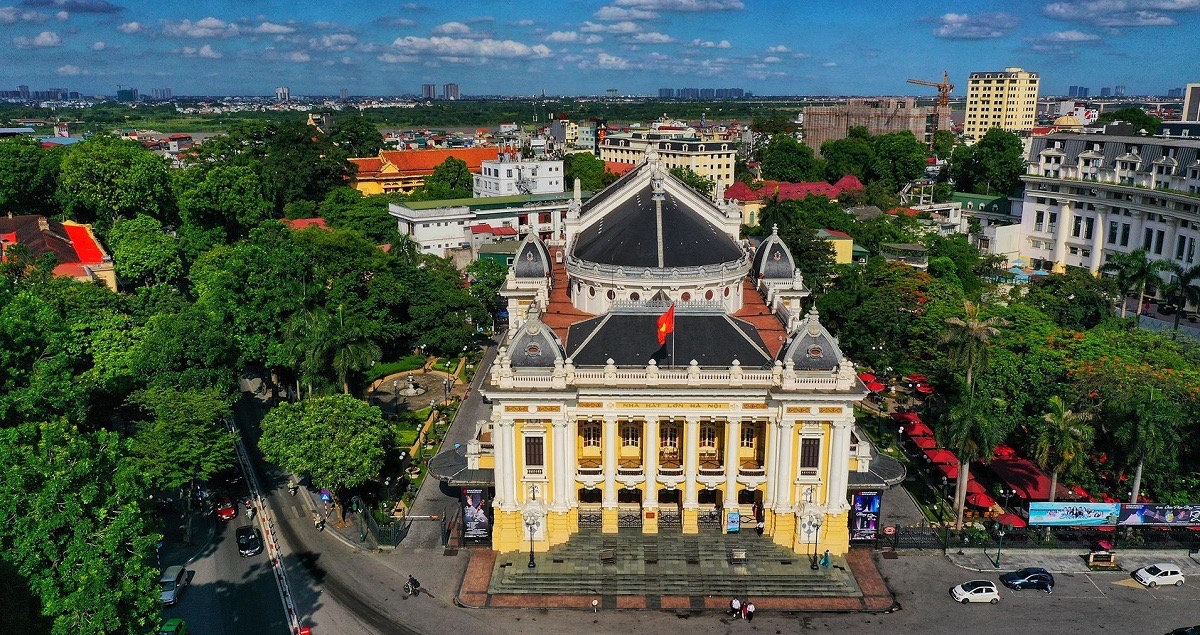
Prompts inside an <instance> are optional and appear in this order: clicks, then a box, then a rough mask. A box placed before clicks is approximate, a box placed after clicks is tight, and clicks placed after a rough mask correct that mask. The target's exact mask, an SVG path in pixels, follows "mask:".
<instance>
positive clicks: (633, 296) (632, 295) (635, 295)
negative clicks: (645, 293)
mask: <svg viewBox="0 0 1200 635" xmlns="http://www.w3.org/2000/svg"><path fill="white" fill-rule="evenodd" d="M629 299H630V300H632V301H634V302H637V301H638V300H641V299H642V296H641V295H639V294H638V293H637V292H636V291H635V292H633V293H630V294H629Z"/></svg>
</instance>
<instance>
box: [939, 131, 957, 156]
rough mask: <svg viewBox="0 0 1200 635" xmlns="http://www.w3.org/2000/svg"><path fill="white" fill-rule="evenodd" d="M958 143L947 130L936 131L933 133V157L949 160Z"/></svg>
mask: <svg viewBox="0 0 1200 635" xmlns="http://www.w3.org/2000/svg"><path fill="white" fill-rule="evenodd" d="M956 143H958V139H957V138H955V136H954V133H953V132H951V131H949V130H938V131H937V132H935V133H933V156H935V157H937V158H939V159H949V158H950V155H951V154H953V153H954V145H955V144H956Z"/></svg>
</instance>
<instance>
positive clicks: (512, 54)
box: [385, 36, 550, 61]
mask: <svg viewBox="0 0 1200 635" xmlns="http://www.w3.org/2000/svg"><path fill="white" fill-rule="evenodd" d="M392 47H393V48H394V49H395V50H396V51H397V53H399V54H409V55H420V54H423V55H433V56H436V57H440V58H443V59H445V58H460V59H452V60H448V61H468V60H469V59H471V58H497V59H524V58H542V57H549V56H550V48H549V47H547V46H546V45H544V44H538V45H535V46H529V45H528V44H524V43H522V42H517V41H515V40H494V39H492V38H483V39H479V40H471V39H465V38H453V37H430V38H425V37H415V36H408V37H403V38H398V39H397V40H396V41H395V42H392ZM462 58H465V59H462ZM385 61H387V60H385Z"/></svg>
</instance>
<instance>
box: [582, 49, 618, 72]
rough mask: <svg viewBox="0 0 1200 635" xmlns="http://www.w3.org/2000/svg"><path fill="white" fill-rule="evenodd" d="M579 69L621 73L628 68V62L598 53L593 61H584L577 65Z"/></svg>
mask: <svg viewBox="0 0 1200 635" xmlns="http://www.w3.org/2000/svg"><path fill="white" fill-rule="evenodd" d="M579 68H583V69H593V70H594V69H602V70H607V71H623V70H626V69H628V68H629V60H627V59H625V58H623V57H617V56H616V55H610V54H608V53H600V54H598V55H596V59H595V60H584V61H582V62H580V63H579Z"/></svg>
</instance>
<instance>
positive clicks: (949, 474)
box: [937, 463, 958, 479]
mask: <svg viewBox="0 0 1200 635" xmlns="http://www.w3.org/2000/svg"><path fill="white" fill-rule="evenodd" d="M937 469H938V470H939V471H940V472H941V473H942V474H944V475H945V476H946V478H948V479H955V478H958V465H956V464H954V463H938V464H937Z"/></svg>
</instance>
